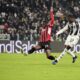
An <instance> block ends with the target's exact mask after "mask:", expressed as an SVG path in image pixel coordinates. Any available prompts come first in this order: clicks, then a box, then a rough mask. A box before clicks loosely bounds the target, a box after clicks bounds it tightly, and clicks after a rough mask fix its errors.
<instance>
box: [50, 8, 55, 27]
mask: <svg viewBox="0 0 80 80" xmlns="http://www.w3.org/2000/svg"><path fill="white" fill-rule="evenodd" d="M53 24H54V13H53V7H51V9H50V22H49V25H50V26H53Z"/></svg>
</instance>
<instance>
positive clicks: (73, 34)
mask: <svg viewBox="0 0 80 80" xmlns="http://www.w3.org/2000/svg"><path fill="white" fill-rule="evenodd" d="M68 20H69V21H68V23H67V24H66V26H65V27H64V28H63V29H61V30H60V31H58V32H57V33H56V36H58V35H59V34H61V33H63V32H65V31H66V30H68V33H69V35H68V37H67V39H66V41H65V49H64V50H63V52H62V53H61V54H60V56H59V57H58V58H57V59H55V60H54V61H53V62H52V64H56V63H58V62H59V60H60V59H61V58H62V57H63V56H64V55H65V54H66V52H67V53H69V54H70V55H71V56H72V58H73V61H72V63H74V62H75V61H76V59H77V56H76V55H75V54H74V53H73V52H72V51H71V48H73V47H74V46H75V45H76V44H77V43H78V41H79V31H80V29H79V24H78V22H76V19H75V17H74V15H73V14H69V15H68Z"/></svg>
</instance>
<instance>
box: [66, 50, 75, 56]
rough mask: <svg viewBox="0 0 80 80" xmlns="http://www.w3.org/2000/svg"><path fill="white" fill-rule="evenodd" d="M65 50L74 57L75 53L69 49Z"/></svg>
mask: <svg viewBox="0 0 80 80" xmlns="http://www.w3.org/2000/svg"><path fill="white" fill-rule="evenodd" d="M67 52H68V53H69V54H70V55H71V56H72V57H75V54H74V53H73V52H72V51H71V50H67Z"/></svg>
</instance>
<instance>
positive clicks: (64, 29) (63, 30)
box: [56, 23, 69, 36]
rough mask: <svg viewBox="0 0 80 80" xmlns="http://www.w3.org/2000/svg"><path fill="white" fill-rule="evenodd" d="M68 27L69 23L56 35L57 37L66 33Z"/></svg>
mask: <svg viewBox="0 0 80 80" xmlns="http://www.w3.org/2000/svg"><path fill="white" fill-rule="evenodd" d="M68 25H69V23H67V24H66V26H65V27H64V28H63V29H61V30H60V31H58V32H57V33H56V36H58V35H59V34H61V33H63V32H65V31H66V30H67V29H68Z"/></svg>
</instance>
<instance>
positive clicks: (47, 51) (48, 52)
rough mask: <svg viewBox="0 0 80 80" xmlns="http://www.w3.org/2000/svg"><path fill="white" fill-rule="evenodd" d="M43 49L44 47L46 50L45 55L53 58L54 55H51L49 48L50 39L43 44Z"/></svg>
mask: <svg viewBox="0 0 80 80" xmlns="http://www.w3.org/2000/svg"><path fill="white" fill-rule="evenodd" d="M44 49H45V52H46V57H47V58H48V59H50V60H54V59H55V57H54V56H52V55H51V49H50V41H48V42H46V43H45V44H44Z"/></svg>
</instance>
